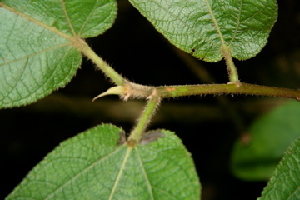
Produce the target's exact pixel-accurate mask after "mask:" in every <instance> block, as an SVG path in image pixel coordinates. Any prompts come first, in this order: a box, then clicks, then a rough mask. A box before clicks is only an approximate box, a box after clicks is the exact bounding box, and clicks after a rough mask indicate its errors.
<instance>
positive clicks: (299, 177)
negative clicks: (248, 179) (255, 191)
mask: <svg viewBox="0 0 300 200" xmlns="http://www.w3.org/2000/svg"><path fill="white" fill-rule="evenodd" d="M271 199H280V200H299V199H300V138H298V139H297V140H296V141H295V142H293V144H292V145H291V146H290V147H289V148H288V150H287V151H286V152H285V154H284V157H283V159H282V160H281V162H280V163H279V165H278V166H277V168H276V170H275V172H274V174H273V176H272V178H271V180H270V181H269V182H268V185H267V187H265V188H264V191H263V193H262V197H261V198H259V200H271Z"/></svg>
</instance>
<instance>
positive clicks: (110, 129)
mask: <svg viewBox="0 0 300 200" xmlns="http://www.w3.org/2000/svg"><path fill="white" fill-rule="evenodd" d="M120 132H122V130H121V129H120V128H117V127H115V126H112V125H106V124H104V125H101V126H98V127H95V128H93V129H90V130H88V131H86V132H84V133H81V134H79V135H78V136H76V137H74V138H71V139H69V140H67V141H65V142H62V143H61V144H60V145H59V147H57V148H56V149H55V150H54V151H52V152H51V153H49V154H48V155H47V156H46V157H45V158H44V160H43V161H42V162H41V163H39V164H38V165H37V166H36V167H35V168H34V169H33V170H32V171H31V172H30V173H29V174H28V175H27V177H26V178H25V179H24V180H23V181H22V183H21V184H20V185H19V186H17V187H16V188H15V190H14V191H13V192H12V193H11V194H10V195H9V196H8V197H7V200H11V199H62V200H63V199H72V200H74V199H89V200H93V199H95V200H96V199H97V200H98V199H116V200H119V199H123V200H126V199H128V200H129V199H130V200H134V199H136V200H141V199H159V200H161V199H166V200H170V199H178V200H182V199H186V200H192V199H195V200H196V199H199V198H200V183H199V181H198V178H197V174H196V171H195V168H194V165H193V162H192V159H191V157H190V154H189V153H188V152H187V151H186V149H185V147H184V146H183V145H182V143H181V141H180V139H178V138H177V137H176V136H175V135H174V133H172V132H169V131H165V130H162V133H163V134H164V137H160V138H158V139H157V140H156V141H153V142H151V143H148V144H147V145H138V146H136V147H134V148H132V147H127V146H126V145H125V144H124V145H118V141H119V139H120Z"/></svg>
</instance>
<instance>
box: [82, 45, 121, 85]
mask: <svg viewBox="0 0 300 200" xmlns="http://www.w3.org/2000/svg"><path fill="white" fill-rule="evenodd" d="M77 47H78V49H79V50H80V51H81V52H82V53H83V54H84V55H85V56H86V57H88V58H89V59H91V60H92V61H93V62H94V63H95V64H96V66H97V67H98V68H99V69H101V71H102V72H103V73H104V74H105V75H106V76H107V77H109V78H110V79H111V80H112V82H114V83H115V84H116V85H118V86H122V85H123V84H124V82H125V79H124V78H123V77H122V76H121V75H120V74H118V72H116V71H115V70H114V69H113V68H112V67H111V66H109V64H108V63H107V62H105V61H104V60H103V59H102V58H101V57H99V56H98V55H97V54H96V53H95V52H94V51H93V50H92V49H91V48H90V47H89V46H88V45H87V44H86V43H85V42H84V41H81V45H80V46H77Z"/></svg>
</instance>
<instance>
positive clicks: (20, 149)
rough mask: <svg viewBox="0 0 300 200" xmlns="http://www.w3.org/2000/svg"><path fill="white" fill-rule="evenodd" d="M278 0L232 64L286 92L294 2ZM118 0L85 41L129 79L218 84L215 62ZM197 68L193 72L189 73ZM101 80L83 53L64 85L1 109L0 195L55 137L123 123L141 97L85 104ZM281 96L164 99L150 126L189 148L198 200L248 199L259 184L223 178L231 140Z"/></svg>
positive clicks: (298, 9) (246, 76) (295, 54)
mask: <svg viewBox="0 0 300 200" xmlns="http://www.w3.org/2000/svg"><path fill="white" fill-rule="evenodd" d="M278 4H279V16H278V21H277V23H276V24H275V26H274V28H273V30H272V32H271V35H270V38H269V41H268V43H267V46H266V47H265V48H263V50H262V52H261V53H259V54H258V55H257V57H255V58H251V59H249V60H247V61H243V62H241V61H235V64H236V66H237V67H238V72H239V77H240V79H241V81H243V82H249V83H255V84H261V85H267V86H281V87H289V88H294V89H295V88H299V83H300V81H299V74H300V48H299V47H300V45H299V44H300V2H299V1H298V0H289V1H278ZM118 6H119V7H118V9H119V10H118V17H117V20H116V22H115V23H114V25H113V27H112V28H111V29H109V30H108V31H107V32H105V33H104V34H103V35H101V36H99V37H97V38H89V39H87V42H88V43H89V44H90V45H91V47H92V48H93V49H94V51H95V52H96V53H97V54H98V55H100V56H101V57H103V59H104V60H106V61H108V63H110V64H111V65H112V66H113V68H114V69H115V70H116V71H117V72H119V73H121V74H122V75H123V76H125V77H127V78H128V79H129V80H131V81H134V82H137V83H140V84H145V85H153V86H159V85H179V84H199V83H205V82H206V81H205V80H206V79H208V81H210V82H211V83H212V82H213V83H226V82H227V72H226V66H225V63H224V62H219V63H205V62H202V61H198V60H196V59H194V58H192V57H190V56H189V55H187V54H185V53H183V52H181V51H179V50H178V49H176V48H175V47H174V46H172V45H171V44H170V43H169V42H168V41H167V40H166V39H165V38H163V37H162V35H161V34H160V33H158V32H156V30H155V29H154V28H153V27H152V25H151V24H150V23H149V22H148V21H147V20H146V19H145V18H143V17H142V16H141V15H140V14H139V13H138V12H137V11H136V10H135V9H134V8H133V7H132V6H131V5H130V4H129V3H128V2H127V1H125V0H120V1H119V4H118ZM190 62H192V63H193V64H190ZM194 65H196V67H195V66H194ZM193 66H194V67H193ZM199 70H200V71H201V70H202V72H200V75H201V77H199V76H197V73H198V71H199ZM203 70H204V72H205V71H206V72H207V73H208V74H209V75H204V74H205V73H204V72H203ZM209 76H210V77H209ZM110 86H112V85H111V84H110V82H109V80H108V79H107V78H105V77H104V75H103V74H102V73H101V72H100V71H95V68H94V66H93V64H91V62H89V61H87V60H86V59H85V58H84V59H83V63H82V67H81V68H80V69H79V70H78V72H77V75H76V76H75V77H74V78H73V79H72V81H71V82H70V83H69V84H68V85H67V86H66V87H65V88H61V89H59V90H58V91H56V92H53V93H52V94H51V95H49V96H48V97H46V98H44V99H42V100H40V101H38V102H37V103H33V104H31V105H29V106H25V107H21V108H12V109H5V110H1V111H0V120H1V124H0V132H1V134H0V160H1V161H0V162H1V165H0V188H1V189H0V199H3V198H4V197H5V196H6V195H7V194H8V193H10V192H11V191H12V189H13V188H14V187H15V186H16V185H17V184H18V183H19V182H21V180H22V178H23V177H25V176H26V174H27V173H28V172H29V171H30V170H31V169H32V167H33V166H35V165H36V164H37V163H38V162H39V161H41V160H42V158H43V157H44V156H46V154H47V153H48V152H50V151H51V150H52V149H53V148H54V147H56V146H57V145H58V144H59V143H60V142H62V141H63V140H66V139H67V138H69V137H72V136H75V135H77V134H78V133H79V132H82V131H85V130H86V129H88V128H91V127H94V126H96V125H98V124H101V123H113V124H115V125H117V126H119V127H122V128H123V129H124V130H125V131H127V132H129V131H130V130H131V128H132V126H133V124H134V122H135V119H136V118H137V117H138V116H139V114H140V112H141V110H142V107H143V105H144V103H145V102H144V101H132V100H130V101H129V102H122V101H120V100H119V99H118V98H117V97H105V98H102V99H99V100H97V101H96V102H94V103H91V99H92V98H93V97H94V96H96V95H98V94H99V93H101V92H103V91H105V90H106V89H107V88H109V87H110ZM283 101H284V99H273V98H265V97H253V96H246V97H245V96H238V95H235V96H233V97H232V96H231V95H230V96H229V95H227V96H224V98H223V97H221V98H220V97H214V96H210V95H207V96H205V97H198V96H197V97H185V98H176V99H166V100H164V101H163V103H162V105H161V108H160V109H159V111H158V113H157V115H156V116H155V117H154V119H153V123H152V124H151V126H150V129H156V128H165V129H169V130H171V131H174V132H176V134H177V135H178V136H179V137H180V138H182V141H183V143H184V144H185V145H186V147H187V149H188V150H189V151H190V152H191V153H192V155H193V159H194V161H195V165H196V167H197V171H198V174H199V176H200V180H201V183H202V187H203V191H202V196H203V200H216V199H230V200H235V199H236V200H238V199H244V200H247V199H256V198H257V197H258V196H260V194H261V191H262V189H263V187H264V186H265V185H266V183H265V182H244V181H241V180H239V179H237V178H234V177H233V176H232V175H231V173H230V169H229V167H228V166H229V160H230V151H231V146H232V143H233V142H234V140H235V139H237V138H239V136H240V135H241V134H242V133H243V132H245V131H247V127H249V125H250V124H251V123H252V122H253V121H254V120H255V119H256V118H257V117H258V116H260V115H262V114H263V113H264V112H267V111H269V110H270V109H271V108H273V107H274V106H276V105H278V104H279V103H281V102H283Z"/></svg>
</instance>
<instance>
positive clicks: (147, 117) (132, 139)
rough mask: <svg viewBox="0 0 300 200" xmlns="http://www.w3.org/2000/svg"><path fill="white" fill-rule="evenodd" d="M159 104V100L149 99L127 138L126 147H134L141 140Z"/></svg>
mask: <svg viewBox="0 0 300 200" xmlns="http://www.w3.org/2000/svg"><path fill="white" fill-rule="evenodd" d="M160 102H161V98H159V97H157V96H154V97H150V98H149V100H148V102H147V105H146V107H145V109H144V111H143V113H142V115H141V116H140V118H139V119H138V122H137V125H136V126H135V128H134V129H133V130H132V132H131V134H130V136H129V137H128V142H127V143H128V145H129V146H135V145H136V144H137V143H138V142H139V141H140V140H141V138H142V134H143V132H144V131H145V129H146V127H147V125H148V123H149V122H150V121H151V118H152V116H153V115H154V113H155V110H156V108H157V107H158V105H159V104H160Z"/></svg>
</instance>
